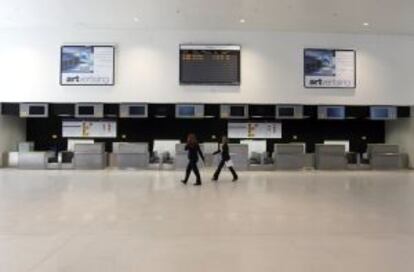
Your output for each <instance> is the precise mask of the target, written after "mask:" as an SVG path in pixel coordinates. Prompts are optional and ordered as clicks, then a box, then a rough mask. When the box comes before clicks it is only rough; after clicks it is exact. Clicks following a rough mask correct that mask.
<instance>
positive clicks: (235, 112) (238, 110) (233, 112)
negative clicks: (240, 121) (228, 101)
mask: <svg viewBox="0 0 414 272" xmlns="http://www.w3.org/2000/svg"><path fill="white" fill-rule="evenodd" d="M230 116H232V117H244V116H245V112H244V107H243V106H232V107H230Z"/></svg>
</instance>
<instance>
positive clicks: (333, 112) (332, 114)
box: [326, 107, 345, 119]
mask: <svg viewBox="0 0 414 272" xmlns="http://www.w3.org/2000/svg"><path fill="white" fill-rule="evenodd" d="M326 117H327V118H332V119H340V118H345V111H344V108H336V107H332V108H327V109H326Z"/></svg>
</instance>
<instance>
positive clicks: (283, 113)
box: [278, 107, 295, 117]
mask: <svg viewBox="0 0 414 272" xmlns="http://www.w3.org/2000/svg"><path fill="white" fill-rule="evenodd" d="M278 113H279V117H293V116H295V109H294V108H291V107H289V108H279V112H278Z"/></svg>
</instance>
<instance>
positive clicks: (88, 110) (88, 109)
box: [78, 106, 95, 115]
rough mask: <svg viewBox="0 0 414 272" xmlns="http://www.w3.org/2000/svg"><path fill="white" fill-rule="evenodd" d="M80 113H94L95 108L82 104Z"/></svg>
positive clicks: (79, 109)
mask: <svg viewBox="0 0 414 272" xmlns="http://www.w3.org/2000/svg"><path fill="white" fill-rule="evenodd" d="M78 113H79V115H94V113H95V108H94V107H93V106H80V107H79V108H78Z"/></svg>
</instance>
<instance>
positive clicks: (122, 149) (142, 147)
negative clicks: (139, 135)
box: [112, 142, 148, 154]
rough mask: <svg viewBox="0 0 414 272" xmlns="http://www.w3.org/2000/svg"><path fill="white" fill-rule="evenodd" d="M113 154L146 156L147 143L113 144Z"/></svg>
mask: <svg viewBox="0 0 414 272" xmlns="http://www.w3.org/2000/svg"><path fill="white" fill-rule="evenodd" d="M112 151H113V153H119V154H128V153H129V154H134V153H137V154H146V153H148V144H147V143H127V142H121V143H113V144H112Z"/></svg>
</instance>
